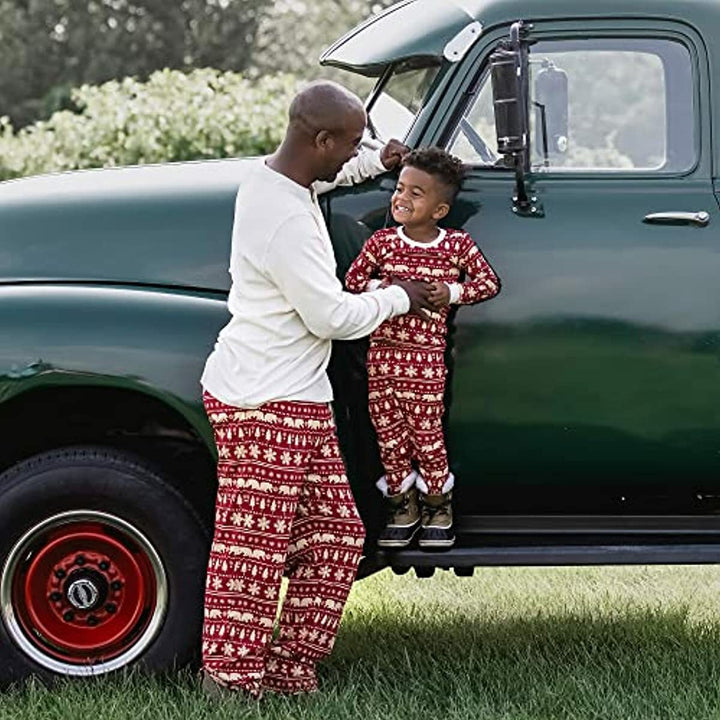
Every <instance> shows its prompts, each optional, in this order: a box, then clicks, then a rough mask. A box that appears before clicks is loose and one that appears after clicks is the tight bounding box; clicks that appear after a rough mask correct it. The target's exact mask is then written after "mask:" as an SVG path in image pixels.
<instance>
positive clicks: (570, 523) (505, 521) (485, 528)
mask: <svg viewBox="0 0 720 720" xmlns="http://www.w3.org/2000/svg"><path fill="white" fill-rule="evenodd" d="M455 525H456V529H457V532H458V533H459V534H461V535H478V534H482V535H527V534H532V535H538V534H542V535H557V534H562V535H578V534H590V535H715V534H717V535H719V536H720V515H459V514H458V517H457V518H456V523H455Z"/></svg>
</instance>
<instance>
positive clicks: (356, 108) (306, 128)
mask: <svg viewBox="0 0 720 720" xmlns="http://www.w3.org/2000/svg"><path fill="white" fill-rule="evenodd" d="M361 119H362V122H363V123H364V122H365V108H364V107H363V104H362V102H361V101H360V98H358V96H357V95H355V94H354V93H351V92H350V91H349V90H346V89H345V88H344V87H342V85H338V84H337V83H334V82H329V81H320V82H315V83H312V84H311V85H308V86H307V87H306V88H305V89H304V90H302V91H300V92H299V93H298V94H297V95H296V96H295V98H294V100H293V101H292V103H291V105H290V127H291V128H292V129H293V130H294V131H295V132H302V133H304V134H306V135H310V136H315V135H316V134H317V133H318V132H320V131H321V130H327V131H329V132H331V133H337V132H340V131H343V130H344V129H346V128H347V127H348V125H349V124H352V123H357V122H359V121H360V120H361Z"/></svg>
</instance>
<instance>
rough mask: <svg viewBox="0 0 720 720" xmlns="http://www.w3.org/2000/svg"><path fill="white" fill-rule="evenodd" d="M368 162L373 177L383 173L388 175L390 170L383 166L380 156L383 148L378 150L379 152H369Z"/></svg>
mask: <svg viewBox="0 0 720 720" xmlns="http://www.w3.org/2000/svg"><path fill="white" fill-rule="evenodd" d="M366 153H367V154H366V157H365V159H366V161H367V164H368V170H369V172H370V175H371V177H375V176H376V175H382V173H386V172H387V171H388V169H387V168H386V167H385V166H384V165H383V162H382V160H381V159H380V154H381V153H382V148H378V149H377V150H370V151H369V152H368V151H366Z"/></svg>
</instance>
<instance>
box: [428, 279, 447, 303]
mask: <svg viewBox="0 0 720 720" xmlns="http://www.w3.org/2000/svg"><path fill="white" fill-rule="evenodd" d="M428 300H430V304H431V305H432V306H433V308H434V309H435V310H440V308H444V307H445V306H446V305H449V304H450V288H449V287H448V286H447V284H446V283H444V282H434V283H432V290H430V295H429V297H428Z"/></svg>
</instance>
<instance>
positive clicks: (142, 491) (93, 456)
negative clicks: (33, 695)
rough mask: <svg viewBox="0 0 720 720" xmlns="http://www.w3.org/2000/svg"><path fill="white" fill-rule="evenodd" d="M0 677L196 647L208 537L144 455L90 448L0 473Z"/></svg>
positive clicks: (175, 658)
mask: <svg viewBox="0 0 720 720" xmlns="http://www.w3.org/2000/svg"><path fill="white" fill-rule="evenodd" d="M0 528H2V534H1V537H0V564H1V566H2V570H1V572H0V615H1V619H2V622H0V683H3V684H6V683H7V682H10V681H14V680H20V679H22V678H24V677H27V676H28V675H31V674H35V675H40V676H44V677H46V678H52V677H53V676H57V675H66V676H87V675H99V674H103V673H108V672H111V671H114V670H118V669H120V668H123V667H127V666H128V665H131V664H139V665H140V666H142V667H144V668H146V669H149V670H164V669H168V668H170V667H173V666H174V665H176V664H177V665H182V664H186V663H187V662H189V661H191V660H193V659H194V658H196V657H197V655H198V650H199V638H200V631H201V625H202V602H203V586H204V577H205V568H206V563H207V552H208V537H207V534H206V531H205V530H204V528H203V525H202V523H201V522H200V520H199V518H198V517H197V516H196V514H195V513H194V511H193V509H192V508H191V507H190V505H189V504H188V503H187V502H186V501H185V499H184V498H183V497H182V496H181V495H180V494H179V493H178V492H177V491H176V490H175V489H174V488H172V487H171V486H170V485H168V484H167V483H166V482H164V481H163V480H162V478H161V477H160V476H159V475H158V474H157V473H156V471H155V470H153V469H152V468H151V467H150V466H149V465H147V464H146V463H145V462H144V461H143V460H142V459H140V458H138V457H136V456H134V455H132V454H130V453H126V452H122V451H118V450H114V449H106V448H95V447H76V448H68V449H63V450H58V451H53V452H48V453H43V454H41V455H37V456H35V457H33V458H30V459H29V460H26V461H23V462H21V463H19V464H18V465H16V466H14V467H12V468H10V469H9V470H7V471H6V472H5V473H3V474H2V475H0Z"/></svg>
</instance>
